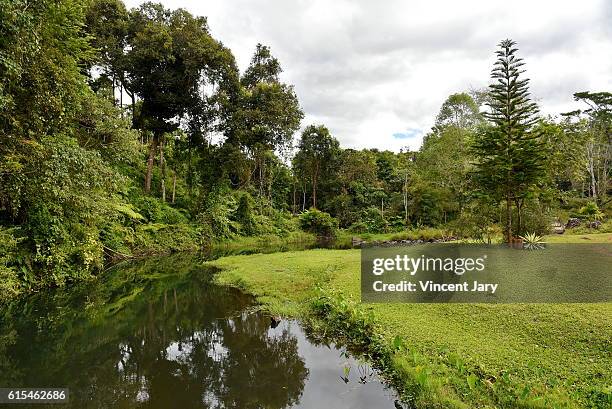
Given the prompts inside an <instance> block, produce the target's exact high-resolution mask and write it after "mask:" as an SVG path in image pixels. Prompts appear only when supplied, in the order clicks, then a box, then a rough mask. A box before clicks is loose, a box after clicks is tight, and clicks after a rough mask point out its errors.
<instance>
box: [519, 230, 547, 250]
mask: <svg viewBox="0 0 612 409" xmlns="http://www.w3.org/2000/svg"><path fill="white" fill-rule="evenodd" d="M519 237H520V238H521V239H522V240H523V247H524V248H525V249H527V250H539V249H543V248H544V245H545V244H546V242H545V241H544V238H543V237H542V236H538V235H537V234H535V233H527V234H525V235H524V236H519Z"/></svg>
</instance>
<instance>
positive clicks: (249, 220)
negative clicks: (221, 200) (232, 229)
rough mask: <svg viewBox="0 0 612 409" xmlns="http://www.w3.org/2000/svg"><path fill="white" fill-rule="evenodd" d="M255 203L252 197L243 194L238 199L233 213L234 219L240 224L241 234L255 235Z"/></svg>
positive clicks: (246, 193)
mask: <svg viewBox="0 0 612 409" xmlns="http://www.w3.org/2000/svg"><path fill="white" fill-rule="evenodd" d="M254 206H255V201H254V200H253V197H252V196H251V195H250V194H249V193H248V192H244V193H243V194H242V195H241V196H240V199H238V207H237V208H236V212H235V219H236V221H237V222H238V223H240V227H241V231H242V233H243V234H245V235H247V236H250V235H253V234H255V233H257V221H256V219H255V215H254Z"/></svg>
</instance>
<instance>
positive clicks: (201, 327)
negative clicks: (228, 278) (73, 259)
mask: <svg viewBox="0 0 612 409" xmlns="http://www.w3.org/2000/svg"><path fill="white" fill-rule="evenodd" d="M212 274H213V271H211V270H210V269H209V268H208V267H204V266H203V264H202V262H201V260H198V259H197V258H194V257H193V256H186V255H179V256H171V257H163V258H154V259H149V260H145V261H142V262H136V263H130V264H126V265H122V266H118V267H116V268H114V269H112V270H110V271H108V272H106V273H105V274H104V277H103V278H101V279H99V280H95V281H93V282H89V283H85V284H81V285H77V286H74V287H71V288H70V289H69V290H66V289H59V290H56V291H51V292H45V293H44V294H43V293H41V294H35V295H32V296H30V297H25V298H22V299H20V300H18V301H16V302H14V303H13V304H11V305H10V306H9V308H8V309H6V310H4V311H2V312H1V313H0V386H1V387H65V388H68V389H69V391H70V395H69V396H70V402H69V404H67V405H53V407H56V408H59V407H70V408H181V409H188V408H294V407H295V408H338V409H339V408H393V407H396V406H395V405H396V402H395V399H396V397H395V396H396V395H395V393H394V392H393V391H392V390H391V389H389V388H387V387H386V386H385V385H384V384H383V383H382V382H381V381H380V379H379V378H378V377H377V375H376V373H375V371H374V370H373V369H372V368H371V367H369V366H368V365H367V364H366V363H363V362H360V361H359V360H357V359H355V358H353V357H351V356H350V354H347V353H346V351H345V350H344V349H341V348H338V347H336V346H334V345H324V344H320V343H317V342H315V341H313V339H311V338H310V337H309V336H308V335H307V334H306V332H305V331H304V330H303V328H302V327H301V326H300V324H299V323H298V322H296V321H291V320H289V321H287V320H284V321H281V322H280V323H277V322H275V321H272V320H271V318H270V317H269V316H267V315H265V314H263V313H261V312H256V311H255V310H254V308H253V299H252V298H251V297H249V296H247V295H245V294H243V293H241V292H239V291H238V290H236V289H232V288H226V287H220V286H217V285H214V284H213V283H212ZM19 407H20V408H24V407H27V406H26V405H19ZM34 407H38V408H40V407H41V405H34Z"/></svg>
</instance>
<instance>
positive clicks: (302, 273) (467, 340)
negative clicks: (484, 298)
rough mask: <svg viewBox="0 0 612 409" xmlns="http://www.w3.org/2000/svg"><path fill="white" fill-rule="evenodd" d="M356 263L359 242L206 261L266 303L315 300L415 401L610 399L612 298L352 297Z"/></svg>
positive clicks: (309, 309) (475, 403)
mask: <svg viewBox="0 0 612 409" xmlns="http://www.w3.org/2000/svg"><path fill="white" fill-rule="evenodd" d="M560 237H563V236H560ZM610 237H611V235H609V234H608V235H607V236H603V235H602V236H601V237H600V236H597V237H593V239H597V240H601V241H608V240H609V239H610ZM563 238H564V240H568V241H571V240H572V239H571V238H570V237H569V236H566V237H563ZM574 239H575V240H576V239H578V237H575V238H574ZM359 263H360V258H359V251H358V250H322V249H319V250H309V251H303V252H289V253H277V254H256V255H249V256H233V257H227V258H223V259H219V260H217V261H215V262H213V264H214V265H216V266H217V267H219V268H220V269H221V271H220V273H219V274H218V276H217V280H218V282H219V283H222V284H229V285H234V286H238V287H240V288H242V289H244V290H246V291H248V292H251V293H253V294H255V295H256V296H257V297H258V299H259V301H260V302H262V303H263V304H264V305H265V306H266V308H268V309H269V310H270V311H271V312H273V313H278V314H283V315H290V316H298V317H306V316H308V315H310V314H312V313H313V305H314V306H315V307H316V308H315V309H314V310H315V311H317V312H318V315H319V316H322V317H323V318H324V321H325V324H324V327H323V329H324V330H325V329H326V328H327V330H328V331H329V332H331V333H333V334H334V335H336V336H341V337H342V336H344V337H346V338H352V339H353V340H354V339H358V340H361V342H362V343H364V342H366V343H367V342H369V343H370V344H372V345H370V349H371V350H370V351H367V352H368V353H369V354H370V355H371V356H374V358H375V359H379V360H381V361H383V362H382V363H383V365H385V366H387V367H389V368H390V369H391V372H392V374H394V376H396V377H397V380H398V381H399V382H400V385H399V386H400V389H401V390H403V391H404V392H405V394H406V395H407V396H409V397H411V399H412V400H413V402H415V403H417V405H418V406H423V407H466V408H467V407H542V408H548V407H601V408H603V407H609V405H610V403H611V395H610V385H611V384H612V377H611V375H610V371H609V368H610V367H611V366H612V359H611V356H610V337H611V335H612V304H506V305H493V304H454V305H448V304H371V305H367V304H363V305H360V304H358V301H359V293H360V288H359V286H360V278H359V271H360V264H359ZM317 287H321V288H325V289H326V291H325V294H324V295H323V296H321V294H320V292H319V291H318V290H317ZM372 349H373V350H372Z"/></svg>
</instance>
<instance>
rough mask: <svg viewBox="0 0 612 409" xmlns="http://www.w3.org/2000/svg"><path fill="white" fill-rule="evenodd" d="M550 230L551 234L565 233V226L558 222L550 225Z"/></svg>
mask: <svg viewBox="0 0 612 409" xmlns="http://www.w3.org/2000/svg"><path fill="white" fill-rule="evenodd" d="M550 229H551V231H552V232H553V233H556V234H563V233H565V226H563V224H561V222H560V221H558V220H557V221H556V222H554V223H552V224H551V226H550Z"/></svg>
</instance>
